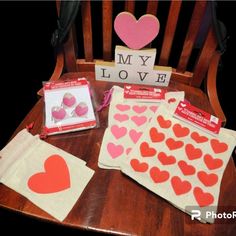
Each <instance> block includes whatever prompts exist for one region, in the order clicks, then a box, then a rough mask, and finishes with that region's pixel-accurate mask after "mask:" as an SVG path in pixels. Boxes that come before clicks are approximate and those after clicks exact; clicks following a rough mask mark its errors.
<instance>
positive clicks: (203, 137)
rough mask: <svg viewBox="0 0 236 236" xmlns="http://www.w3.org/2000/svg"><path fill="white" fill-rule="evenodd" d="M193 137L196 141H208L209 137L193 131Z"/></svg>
mask: <svg viewBox="0 0 236 236" xmlns="http://www.w3.org/2000/svg"><path fill="white" fill-rule="evenodd" d="M191 138H192V139H193V140H194V141H195V142H196V143H204V142H207V141H208V138H207V137H205V136H201V135H200V134H199V133H198V132H192V134H191Z"/></svg>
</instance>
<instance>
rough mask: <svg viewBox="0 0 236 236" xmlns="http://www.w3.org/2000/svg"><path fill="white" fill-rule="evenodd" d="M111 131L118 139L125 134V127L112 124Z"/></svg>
mask: <svg viewBox="0 0 236 236" xmlns="http://www.w3.org/2000/svg"><path fill="white" fill-rule="evenodd" d="M111 133H112V134H113V135H114V137H115V138H116V139H119V138H122V137H123V136H125V135H126V133H127V129H126V128H125V127H119V126H117V125H113V126H112V127H111Z"/></svg>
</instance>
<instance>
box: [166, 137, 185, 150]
mask: <svg viewBox="0 0 236 236" xmlns="http://www.w3.org/2000/svg"><path fill="white" fill-rule="evenodd" d="M166 145H167V147H168V148H169V149H170V150H175V149H178V148H181V147H183V145H184V143H183V142H182V141H176V140H174V139H173V138H168V139H167V140H166Z"/></svg>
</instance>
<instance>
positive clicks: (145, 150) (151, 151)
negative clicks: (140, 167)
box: [140, 142, 157, 157]
mask: <svg viewBox="0 0 236 236" xmlns="http://www.w3.org/2000/svg"><path fill="white" fill-rule="evenodd" d="M140 152H141V155H142V156H143V157H152V156H154V155H155V154H156V153H157V151H156V149H155V148H152V147H150V146H149V144H148V143H147V142H142V143H141V145H140Z"/></svg>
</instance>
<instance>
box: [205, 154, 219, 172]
mask: <svg viewBox="0 0 236 236" xmlns="http://www.w3.org/2000/svg"><path fill="white" fill-rule="evenodd" d="M204 162H205V164H206V166H207V168H208V169H209V170H214V169H218V168H220V167H221V166H222V165H223V161H222V160H221V159H218V158H213V157H212V156H211V155H209V154H206V155H205V156H204Z"/></svg>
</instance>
